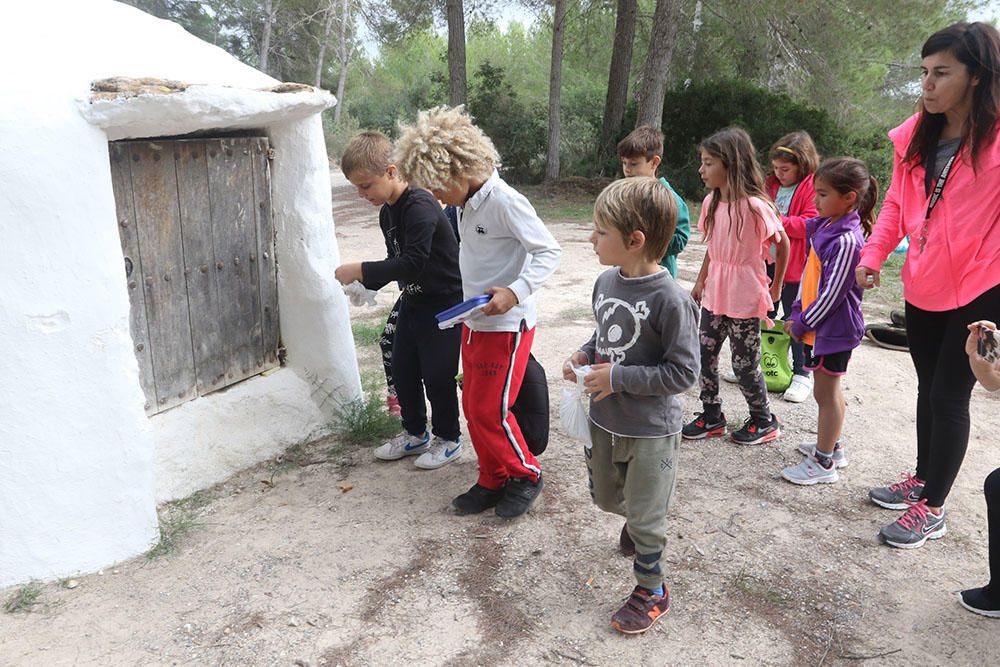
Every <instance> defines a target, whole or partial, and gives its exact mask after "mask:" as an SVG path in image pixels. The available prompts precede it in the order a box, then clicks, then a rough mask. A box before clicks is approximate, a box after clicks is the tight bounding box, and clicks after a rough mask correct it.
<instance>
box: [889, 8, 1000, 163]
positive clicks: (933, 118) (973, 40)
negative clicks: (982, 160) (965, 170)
mask: <svg viewBox="0 0 1000 667" xmlns="http://www.w3.org/2000/svg"><path fill="white" fill-rule="evenodd" d="M942 51H948V52H950V53H951V54H952V55H954V56H955V59H956V60H958V61H959V62H960V63H962V64H963V65H965V67H966V68H967V69H968V71H969V77H970V78H977V79H979V84H978V85H977V86H976V87H975V88H973V92H972V106H971V107H970V108H969V117H968V120H967V122H966V126H965V133H964V134H963V136H962V143H963V145H964V146H966V147H967V149H968V151H969V153H970V155H971V156H972V164H973V167H975V164H976V158H977V157H978V155H979V151H980V150H981V149H982V148H983V147H984V146H985V145H986V144H988V143H989V142H990V141H992V140H993V138H994V136H995V134H996V122H997V117H998V115H1000V34H997V29H996V28H994V27H993V26H992V25H990V24H989V23H978V22H977V23H964V22H961V23H955V24H953V25H950V26H948V27H947V28H944V29H943V30H938V31H937V32H936V33H934V34H933V35H931V36H930V38H929V39H928V40H927V41H926V42H924V46H923V48H922V49H921V50H920V57H921V58H926V57H927V56H930V55H933V54H935V53H940V52H942ZM944 126H945V115H944V114H943V113H928V112H927V110H926V109H925V108H924V105H923V101H921V102H920V118H919V119H918V120H917V128H916V131H915V132H914V133H913V137H912V138H911V139H910V145H909V146H907V148H906V160H907V161H908V162H920V161H922V160H925V159H926V158H927V156H929V155H934V153H935V151H937V143H938V140H939V139H940V138H941V132H942V130H944Z"/></svg>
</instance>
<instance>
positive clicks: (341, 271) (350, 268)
mask: <svg viewBox="0 0 1000 667" xmlns="http://www.w3.org/2000/svg"><path fill="white" fill-rule="evenodd" d="M333 277H334V278H336V279H337V281H338V282H340V284H341V285H350V284H351V283H353V282H354V281H355V280H357V281H359V282H360V281H361V278H362V274H361V262H352V263H350V264H341V265H340V266H338V267H337V270H336V271H334V272H333Z"/></svg>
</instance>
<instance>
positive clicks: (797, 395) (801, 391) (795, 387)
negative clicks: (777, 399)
mask: <svg viewBox="0 0 1000 667" xmlns="http://www.w3.org/2000/svg"><path fill="white" fill-rule="evenodd" d="M812 391H813V379H812V378H811V377H809V376H807V375H793V376H792V384H790V385H789V386H788V389H786V390H785V393H784V395H782V398H783V399H785V400H786V401H788V402H789V403H801V402H802V401H804V400H806V399H807V398H809V397H810V396H812Z"/></svg>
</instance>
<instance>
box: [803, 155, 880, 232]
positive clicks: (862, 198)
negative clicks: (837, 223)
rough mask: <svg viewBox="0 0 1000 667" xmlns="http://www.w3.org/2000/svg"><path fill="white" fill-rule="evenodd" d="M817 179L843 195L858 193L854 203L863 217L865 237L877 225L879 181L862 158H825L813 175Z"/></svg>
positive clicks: (862, 224) (862, 228) (862, 225)
mask: <svg viewBox="0 0 1000 667" xmlns="http://www.w3.org/2000/svg"><path fill="white" fill-rule="evenodd" d="M813 178H814V179H815V181H823V182H824V183H826V184H827V185H829V186H830V187H831V188H833V189H834V190H836V191H837V192H839V193H840V194H842V195H846V194H847V193H848V192H854V193H855V194H857V195H858V199H857V202H856V203H855V204H854V208H855V210H856V211H857V212H858V215H859V216H860V217H861V230H862V231H863V232H864V235H865V238H868V236H869V235H870V234H871V233H872V227H874V226H875V202H876V201H878V182H877V181H876V180H875V177H874V176H872V175H871V174H870V173H868V167H866V166H865V163H864V162H862V161H861V160H855V159H854V158H852V157H834V158H830V159H829V160H823V164H821V165H820V166H819V169H817V170H816V175H815V176H813Z"/></svg>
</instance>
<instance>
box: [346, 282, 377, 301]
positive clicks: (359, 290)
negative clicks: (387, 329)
mask: <svg viewBox="0 0 1000 667" xmlns="http://www.w3.org/2000/svg"><path fill="white" fill-rule="evenodd" d="M344 294H346V295H347V298H349V299H350V300H351V305H354V306H374V305H375V294H376V292H375V290H370V289H368V288H367V287H365V286H364V285H362V284H361V283H360V282H358V281H357V280H355V281H354V282H352V283H350V284H349V285H344Z"/></svg>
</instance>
